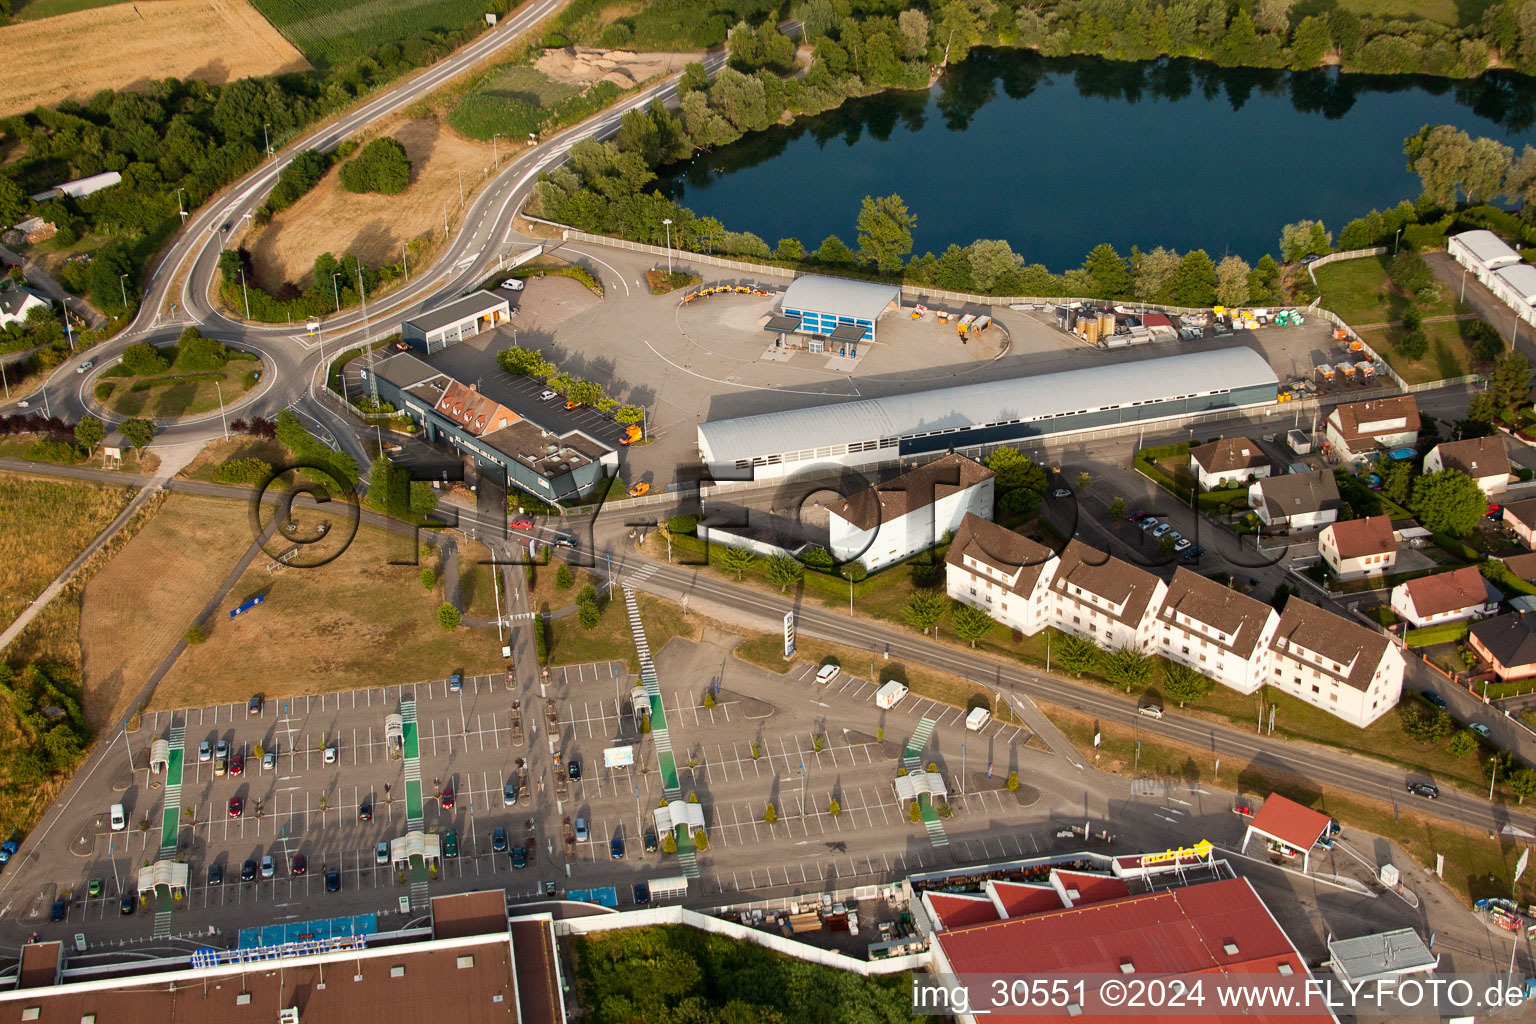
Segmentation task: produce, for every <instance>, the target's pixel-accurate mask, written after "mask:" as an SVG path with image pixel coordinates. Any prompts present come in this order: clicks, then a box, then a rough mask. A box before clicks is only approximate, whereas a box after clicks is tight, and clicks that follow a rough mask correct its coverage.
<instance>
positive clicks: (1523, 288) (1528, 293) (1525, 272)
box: [1494, 263, 1536, 306]
mask: <svg viewBox="0 0 1536 1024" xmlns="http://www.w3.org/2000/svg"><path fill="white" fill-rule="evenodd" d="M1494 274H1495V275H1496V276H1497V277H1498V278H1499V280H1501V281H1503V282H1504V283H1505V284H1506V285H1508V286H1509V290H1510V291H1512V292H1514V293H1515V294H1516V295H1518V296H1520V297H1521V298H1522V299H1524V300H1525V303H1526V305H1528V306H1536V267H1533V266H1531V265H1530V264H1529V263H1516V264H1515V265H1514V266H1512V267H1500V268H1499V269H1498V270H1495V271H1494Z"/></svg>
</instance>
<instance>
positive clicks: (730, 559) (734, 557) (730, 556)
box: [720, 545, 757, 582]
mask: <svg viewBox="0 0 1536 1024" xmlns="http://www.w3.org/2000/svg"><path fill="white" fill-rule="evenodd" d="M756 564H757V555H755V554H753V553H752V552H751V551H748V550H747V549H746V548H738V547H735V546H734V545H727V546H725V547H723V548H721V550H720V568H721V569H723V570H725V571H726V572H730V573H735V574H736V580H737V582H740V580H741V578H742V576H743V575H744V574H745V573H746V571H747V570H748V569H750V568H752V567H753V566H754V565H756Z"/></svg>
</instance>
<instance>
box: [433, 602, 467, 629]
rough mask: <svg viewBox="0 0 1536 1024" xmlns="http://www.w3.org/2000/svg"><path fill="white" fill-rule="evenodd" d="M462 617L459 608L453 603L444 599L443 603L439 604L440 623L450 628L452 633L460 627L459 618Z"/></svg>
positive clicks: (438, 617) (438, 618)
mask: <svg viewBox="0 0 1536 1024" xmlns="http://www.w3.org/2000/svg"><path fill="white" fill-rule="evenodd" d="M462 617H463V616H461V615H460V614H459V610H458V609H457V608H455V607H454V606H453V605H451V604H449V603H448V602H447V601H444V602H443V603H442V604H440V605H438V606H437V621H438V624H439V625H440V626H442V627H443V628H444V629H446V630H448V631H449V632H450V633H451V632H453V631H454V630H455V629H457V628H458V626H459V620H460V619H461V618H462Z"/></svg>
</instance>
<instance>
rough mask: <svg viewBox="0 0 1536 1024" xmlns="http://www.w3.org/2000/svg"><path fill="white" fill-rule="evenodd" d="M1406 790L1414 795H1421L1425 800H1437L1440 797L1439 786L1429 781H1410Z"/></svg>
mask: <svg viewBox="0 0 1536 1024" xmlns="http://www.w3.org/2000/svg"><path fill="white" fill-rule="evenodd" d="M1408 792H1410V793H1412V794H1413V795H1415V796H1422V797H1424V798H1425V799H1426V800H1438V799H1439V798H1440V789H1439V787H1437V786H1435V785H1434V784H1433V783H1429V782H1410V783H1408Z"/></svg>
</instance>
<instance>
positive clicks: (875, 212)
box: [858, 195, 917, 274]
mask: <svg viewBox="0 0 1536 1024" xmlns="http://www.w3.org/2000/svg"><path fill="white" fill-rule="evenodd" d="M916 224H917V218H916V217H915V216H913V215H912V214H911V212H909V211H908V210H907V204H906V203H904V202H903V201H902V199H901V196H898V195H888V196H881V197H880V198H878V199H876V198H875V197H873V196H865V197H864V201H863V203H862V204H860V207H859V221H858V226H859V255H861V256H863V257H864V258H865V259H867V260H869V261H870V262H872V263H874V265H875V266H876V267H877V268H878V269H879V270H880V272H881V273H885V274H891V273H895V272H896V271H898V270H900V269H901V265H902V260H903V259H904V258H905V257H906V255H907V254H908V253H910V252H911V251H912V228H913V227H914V226H916Z"/></svg>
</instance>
